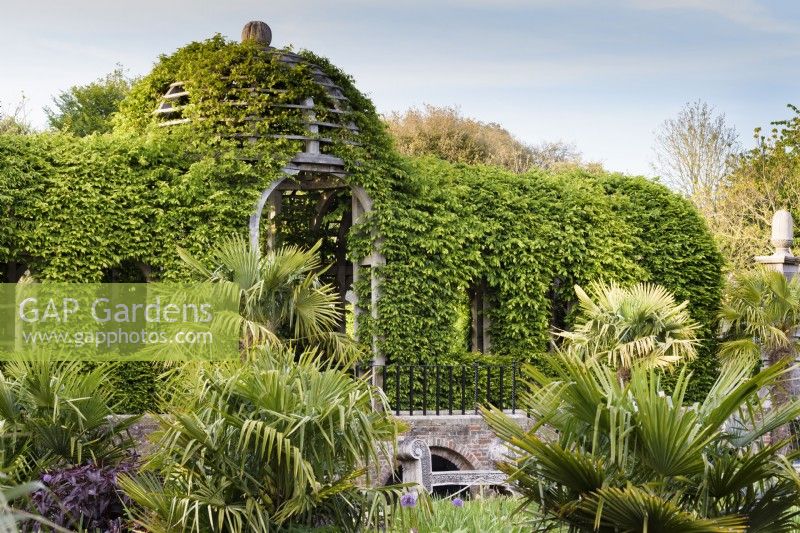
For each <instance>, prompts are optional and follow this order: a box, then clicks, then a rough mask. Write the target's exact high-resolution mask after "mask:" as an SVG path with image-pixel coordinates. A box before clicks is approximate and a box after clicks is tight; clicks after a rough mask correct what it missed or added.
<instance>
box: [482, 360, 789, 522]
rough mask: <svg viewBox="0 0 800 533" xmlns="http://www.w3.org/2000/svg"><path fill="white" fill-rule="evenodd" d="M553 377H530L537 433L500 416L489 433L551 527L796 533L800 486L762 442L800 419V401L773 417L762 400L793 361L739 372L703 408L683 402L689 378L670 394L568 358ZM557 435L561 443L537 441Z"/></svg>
mask: <svg viewBox="0 0 800 533" xmlns="http://www.w3.org/2000/svg"><path fill="white" fill-rule="evenodd" d="M550 362H551V366H552V369H553V372H554V373H555V377H547V376H545V375H544V374H543V373H541V372H539V371H537V370H535V369H533V368H528V369H527V371H528V373H529V375H530V376H531V378H532V383H531V386H532V393H531V394H530V395H529V397H528V398H527V403H528V404H529V405H528V407H529V409H530V413H531V415H532V416H534V417H535V418H536V419H537V420H538V421H539V423H538V425H537V426H535V427H534V428H532V429H531V430H530V431H525V430H523V429H521V428H520V427H519V426H518V425H517V424H516V423H515V422H514V421H513V420H511V419H510V418H508V417H507V416H505V415H504V414H503V413H501V412H500V411H498V410H496V409H491V410H489V409H487V410H484V412H483V413H484V417H485V419H486V421H487V423H488V424H489V425H490V426H491V427H492V429H494V431H495V432H496V433H497V435H498V436H499V437H500V438H501V439H502V440H504V441H505V442H506V443H507V444H508V445H509V447H510V448H511V449H512V451H513V452H514V453H515V454H516V455H515V458H510V459H509V460H508V461H507V462H505V463H503V464H502V465H501V468H502V469H503V470H504V471H505V472H507V473H508V474H509V476H510V478H509V479H510V481H511V482H512V483H513V484H514V485H515V486H516V488H517V490H518V491H520V493H521V494H522V495H523V496H524V497H525V498H526V500H527V502H528V503H529V504H536V505H538V506H539V509H540V512H541V515H542V518H541V520H542V522H543V525H545V526H558V525H562V526H569V527H570V528H571V530H575V531H609V532H610V531H642V530H644V531H651V532H653V531H687V532H688V531H692V532H694V531H697V532H700V531H705V532H715V531H720V532H721V531H769V532H782V531H787V532H788V531H795V530H796V525H795V524H794V520H795V518H796V517H797V516H798V514H800V511H799V510H798V505H800V477H798V474H797V473H796V472H795V470H794V468H793V467H792V465H791V463H790V460H791V459H793V458H794V455H795V454H792V455H790V456H785V457H784V456H783V455H781V454H780V453H779V450H781V449H782V448H783V447H784V446H785V444H786V442H785V441H782V442H776V443H773V444H771V445H768V444H766V443H765V439H764V436H765V435H767V434H768V433H769V432H770V431H771V430H772V429H774V428H775V427H778V426H782V425H784V424H786V423H787V422H789V421H790V420H793V419H795V418H797V417H798V415H800V400H797V399H795V400H792V401H791V402H788V403H786V404H784V405H783V406H780V407H776V408H774V409H772V410H770V411H768V412H767V411H765V409H764V401H765V400H764V398H762V397H761V396H760V395H759V394H760V393H761V392H763V391H764V390H765V389H766V388H769V387H770V386H771V385H772V384H774V383H775V382H776V380H780V379H781V378H782V376H783V375H784V374H785V373H786V372H787V365H788V363H787V361H786V360H784V361H781V362H779V363H776V364H775V365H773V366H771V367H769V368H767V369H764V370H761V371H760V372H758V373H756V374H755V375H753V373H752V367H751V366H750V364H748V363H746V362H744V361H741V362H736V361H732V362H730V363H729V364H727V365H725V366H724V367H723V368H722V369H721V372H720V375H719V376H718V378H717V380H716V382H715V383H714V385H713V387H712V389H711V391H710V392H709V394H708V396H707V397H706V399H705V401H703V402H702V403H693V404H689V403H687V402H685V401H684V397H685V394H686V391H687V388H688V387H689V386H690V384H691V380H690V376H689V375H688V374H687V373H685V372H682V373H680V374H679V376H678V378H677V379H676V384H675V388H674V390H673V392H672V393H671V394H665V393H664V391H663V390H662V387H661V383H660V377H659V373H658V372H657V371H655V370H652V369H650V370H648V369H643V368H641V367H635V368H634V369H633V370H632V373H631V376H630V381H628V382H627V383H625V382H622V381H621V380H618V379H617V376H616V375H615V372H614V370H613V369H611V368H608V367H606V366H604V365H602V364H600V363H598V362H597V361H595V360H589V361H583V360H581V359H580V358H579V357H577V356H575V355H570V354H554V355H553V356H552V357H551V358H550ZM545 425H547V426H549V427H551V428H553V429H556V430H558V437H557V438H556V439H545V438H543V437H542V436H540V435H539V434H537V432H538V431H539V430H540V429H542V427H543V426H545Z"/></svg>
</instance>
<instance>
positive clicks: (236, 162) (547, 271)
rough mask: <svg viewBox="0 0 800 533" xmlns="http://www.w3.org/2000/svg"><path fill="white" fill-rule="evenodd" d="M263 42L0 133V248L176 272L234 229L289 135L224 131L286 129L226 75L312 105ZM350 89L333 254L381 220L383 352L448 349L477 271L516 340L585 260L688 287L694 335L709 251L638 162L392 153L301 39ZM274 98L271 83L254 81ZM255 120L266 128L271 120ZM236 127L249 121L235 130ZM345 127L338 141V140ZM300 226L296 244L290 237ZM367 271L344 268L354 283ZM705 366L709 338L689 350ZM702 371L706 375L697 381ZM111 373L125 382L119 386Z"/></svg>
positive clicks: (566, 314)
mask: <svg viewBox="0 0 800 533" xmlns="http://www.w3.org/2000/svg"><path fill="white" fill-rule="evenodd" d="M265 54H266V53H265V52H264V51H263V50H260V49H257V48H255V47H252V46H249V45H240V44H235V43H229V42H226V41H224V40H223V39H221V38H219V37H216V38H214V39H211V40H209V41H205V42H202V43H192V44H191V45H189V46H187V47H185V48H183V49H181V50H179V51H178V52H176V53H175V54H173V55H171V56H165V57H163V58H161V60H160V61H159V63H158V64H157V65H156V67H155V68H154V70H153V72H152V73H151V74H150V75H148V76H146V77H145V78H144V79H143V80H141V81H140V82H139V83H138V84H137V85H136V86H135V87H134V88H133V90H132V92H131V94H130V96H129V97H128V99H127V100H126V101H125V102H124V103H123V105H122V108H121V111H120V114H119V115H118V116H117V117H116V119H115V122H116V129H115V131H114V132H113V133H112V134H108V135H92V136H89V137H85V138H80V139H79V138H75V137H72V136H69V135H62V134H40V135H31V136H10V135H5V136H0V199H2V201H3V203H2V207H1V208H0V225H2V227H3V228H5V230H4V232H3V234H2V235H0V262H4V261H17V262H19V263H22V264H25V265H27V266H28V267H29V268H30V270H31V272H32V273H33V275H34V276H35V277H36V278H38V279H42V280H64V281H104V280H105V281H109V280H117V281H126V280H128V281H136V280H138V279H133V278H137V277H139V276H143V275H144V274H143V273H141V272H139V271H138V267H139V266H140V265H148V266H149V267H150V269H151V270H150V272H149V278H150V279H163V280H177V279H183V278H184V276H185V275H186V272H185V270H184V269H183V267H182V265H181V264H180V262H179V260H178V258H177V255H176V253H175V247H176V246H178V245H180V246H183V247H185V248H187V249H189V250H191V251H192V252H193V253H194V254H195V255H198V256H202V255H203V253H204V251H205V250H206V249H208V248H209V246H210V245H211V244H212V243H214V242H215V241H216V240H217V239H219V238H220V237H222V236H225V235H229V234H230V233H232V232H244V231H246V228H247V221H248V219H249V216H250V214H251V212H252V209H253V206H254V204H255V202H256V199H257V198H258V197H259V195H260V194H261V191H262V190H263V189H265V188H266V187H267V186H268V185H269V184H270V183H271V182H272V181H273V180H274V179H275V178H277V177H278V176H280V169H281V168H282V167H283V166H284V165H285V164H286V162H287V161H288V159H289V158H290V157H291V155H292V154H293V153H295V152H296V151H297V150H298V147H297V146H296V145H293V144H292V143H291V142H287V141H284V140H278V139H274V138H271V137H269V136H264V137H262V138H261V139H260V140H259V141H258V142H255V143H244V144H242V143H241V142H239V141H237V140H236V138H235V137H234V136H232V135H231V134H235V133H237V132H238V133H241V132H242V131H243V130H242V128H245V127H246V128H251V127H252V125H251V124H250V123H249V122H247V121H246V120H245V119H246V117H247V116H249V115H258V116H263V117H265V120H264V121H263V122H261V123H259V125H258V126H256V127H257V128H261V129H262V130H263V133H268V132H270V131H275V128H280V129H281V131H283V132H288V133H292V132H295V133H302V122H301V121H300V120H299V118H298V117H297V116H293V115H291V114H290V113H289V112H288V111H287V112H284V111H277V110H276V109H275V108H274V107H272V106H271V104H272V103H274V102H273V101H271V100H270V97H269V96H265V95H266V94H267V93H266V92H265V93H264V95H260V96H254V97H253V99H252V101H251V105H250V107H248V108H239V107H236V106H230V105H226V104H225V103H224V97H225V95H226V94H227V92H226V91H229V90H230V88H229V86H228V85H226V83H224V82H223V80H225V79H238V80H243V81H242V84H243V85H253V86H257V87H265V88H274V87H281V88H282V90H286V91H288V92H285V93H282V94H286V95H288V96H287V98H290V99H292V100H293V101H298V100H300V101H302V98H305V97H307V96H311V97H313V98H314V99H315V101H316V102H318V104H319V105H320V113H322V112H323V110H322V108H324V107H326V106H328V105H330V102H326V98H327V96H326V94H325V92H324V91H323V90H322V89H321V88H320V86H319V85H317V84H316V83H315V82H314V81H313V76H312V74H311V72H310V71H309V69H307V68H299V69H294V70H288V69H286V68H285V66H283V65H282V64H280V63H279V62H276V61H274V58H273V57H272V56H269V55H265ZM303 56H304V57H305V58H306V59H308V60H310V61H312V62H314V63H315V64H317V65H319V66H320V67H321V68H323V70H324V71H325V72H326V74H328V75H329V76H330V77H331V78H332V79H333V80H334V81H335V82H336V83H337V84H338V85H339V86H341V87H342V88H343V92H344V93H345V95H346V96H347V98H348V99H349V100H350V102H351V104H352V110H351V111H350V113H349V115H348V117H347V119H348V120H352V121H353V122H354V123H355V124H356V125H357V126H358V128H359V133H358V134H356V135H357V138H356V139H353V138H352V135H353V134H351V133H349V132H348V131H347V130H346V129H343V131H342V132H341V133H339V134H333V141H334V143H333V148H332V150H333V153H335V154H336V155H338V156H339V157H341V158H342V159H343V160H344V161H345V164H346V167H347V169H348V170H349V175H348V177H347V181H348V183H350V184H353V185H360V186H363V187H364V188H366V190H367V192H368V193H369V194H370V196H371V197H372V199H373V200H374V207H375V209H374V212H373V213H372V214H371V215H370V216H368V217H367V218H366V219H365V220H364V221H363V222H362V223H361V224H358V225H356V226H355V227H354V228H353V229H352V230H351V232H350V235H349V237H348V245H349V250H350V252H349V253H350V256H351V259H354V260H360V259H361V258H363V257H365V256H366V255H368V253H369V252H370V250H371V248H372V246H373V245H374V244H375V241H374V239H375V236H376V235H380V237H381V242H380V246H381V249H382V251H383V253H384V254H385V256H386V258H387V260H388V264H387V265H386V266H385V267H384V268H382V272H381V277H382V279H383V283H382V287H381V291H382V298H381V300H380V303H379V305H380V308H379V317H380V318H379V321H378V323H376V324H372V323H370V321H365V324H363V326H364V327H365V330H364V331H365V338H369V336H368V334H369V333H370V332H371V331H375V332H376V333H377V334H378V336H379V338H380V339H381V348H382V350H383V352H384V353H386V354H387V355H388V356H389V358H390V360H394V361H407V362H427V361H433V360H436V361H442V362H444V361H448V362H453V361H463V360H471V359H473V358H474V356H471V355H469V354H466V353H465V350H466V343H465V325H466V320H467V317H466V305H467V304H466V302H467V300H466V294H467V290H468V288H469V286H470V284H471V283H472V282H475V281H478V280H481V279H485V280H486V282H487V284H488V286H489V287H491V291H492V293H493V296H492V298H493V300H494V303H495V305H494V307H493V309H492V311H491V323H492V332H491V333H492V343H493V355H492V356H491V357H492V358H494V357H500V358H504V359H509V358H520V357H521V358H527V359H535V358H536V354H537V353H541V352H543V351H544V350H546V349H547V346H548V345H547V343H548V338H549V331H550V329H551V328H552V327H553V326H558V327H566V326H568V325H569V323H570V320H571V316H572V315H571V313H572V309H573V304H574V295H573V289H572V287H573V285H574V284H575V283H578V284H586V283H588V282H589V281H591V280H593V279H607V280H610V279H615V280H619V281H621V282H634V281H638V280H652V281H655V282H658V283H661V284H663V285H665V286H666V287H667V288H669V289H671V290H672V291H674V292H675V293H676V295H677V296H678V298H688V299H690V300H691V301H692V312H693V316H695V318H697V319H698V320H699V321H700V322H701V323H702V324H703V325H704V328H705V329H704V332H705V333H707V334H708V337H709V338H710V337H711V331H712V328H713V315H714V311H715V309H716V304H717V301H718V299H719V289H720V264H721V259H720V256H719V253H718V252H717V251H716V248H715V247H714V244H713V242H712V240H711V237H710V236H709V234H708V231H707V230H706V228H705V225H704V224H703V222H702V220H701V219H700V218H699V217H698V215H697V214H696V212H695V211H694V210H693V209H692V208H691V206H690V205H689V204H688V203H687V202H686V201H684V200H682V199H681V198H679V197H677V196H676V195H674V194H672V193H670V192H669V191H667V190H666V189H664V188H663V187H661V186H659V185H655V184H653V183H650V182H648V181H646V180H644V179H639V178H627V177H622V176H617V175H605V174H603V175H589V174H585V173H579V172H574V173H571V174H565V175H547V174H544V173H530V174H524V175H516V174H512V173H509V172H506V171H503V170H500V169H497V168H492V167H483V166H464V165H451V164H448V163H445V162H442V161H439V160H436V159H414V160H401V159H400V158H399V157H398V156H397V155H396V154H395V152H394V150H393V149H392V146H391V141H390V140H389V138H388V136H387V134H386V132H385V130H384V127H383V125H382V123H381V121H380V119H379V117H378V115H377V114H376V112H375V109H374V107H373V105H372V103H371V102H370V101H369V100H368V99H367V98H366V97H365V96H364V95H362V94H361V93H360V92H359V91H358V90H357V89H356V88H355V86H354V85H353V83H352V80H350V79H349V78H348V77H347V76H346V75H345V74H343V73H342V72H341V71H339V70H338V69H336V68H335V67H333V66H332V65H330V63H328V62H327V61H326V60H325V59H323V58H320V57H317V56H314V55H313V54H310V53H308V52H303ZM175 80H181V81H184V82H185V86H186V87H187V88H188V89H189V91H190V92H191V94H192V96H193V100H192V104H190V106H189V107H187V108H186V110H185V111H184V113H185V116H189V117H192V118H194V119H195V120H193V121H192V122H191V123H190V124H187V125H182V126H179V127H174V128H160V127H159V126H158V125H157V124H156V122H155V121H154V119H153V115H152V110H153V109H155V107H156V104H157V102H158V100H159V98H160V96H161V95H162V94H163V93H164V92H165V91H166V89H167V86H168V85H169V83H171V82H173V81H175ZM273 98H274V96H273ZM271 128H272V129H271ZM247 131H250V130H247ZM353 140H355V141H357V142H355V143H353V142H350V141H353ZM309 244H310V243H309ZM367 291H368V287H367V286H365V285H364V284H362V285H360V286H358V287H356V292H357V293H358V294H359V295H360V296H362V300H361V301H368V298H366V297H365V296H366V295H367ZM695 367H696V369H697V371H698V372H699V373H701V374H703V375H706V376H708V377H709V378H710V376H711V372H713V356H712V355H711V351H710V348H709V349H708V350H707V351H704V355H703V357H702V358H701V360H700V361H699V362H698V363H697V364H696V365H695ZM157 373H158V372H157V369H155V368H154V367H152V366H148V365H129V366H127V367H124V368H123V367H121V368H120V372H119V376H120V380H121V381H120V382H121V383H125V385H124V386H120V388H121V390H122V392H121V394H127V395H128V396H127V397H126V399H125V401H126V405H127V406H129V408H130V409H131V410H139V409H142V408H145V407H147V406H148V405H150V398H152V395H153V394H154V393H155V392H156V388H157V387H156V385H154V384H153V383H155V381H154V380H155V376H156V375H157ZM703 383H707V380H706V381H703ZM126 391H129V392H126Z"/></svg>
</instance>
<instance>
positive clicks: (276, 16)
mask: <svg viewBox="0 0 800 533" xmlns="http://www.w3.org/2000/svg"><path fill="white" fill-rule="evenodd" d="M248 20H264V21H265V22H267V23H269V24H270V26H271V27H272V30H273V44H275V45H278V46H283V45H287V44H293V45H294V46H295V47H297V48H308V49H310V50H313V51H315V52H317V53H319V54H321V55H324V56H327V57H329V58H330V59H331V60H332V61H333V62H334V63H335V64H337V65H338V66H340V67H341V68H343V69H344V70H345V71H347V72H348V73H350V74H351V75H353V76H354V77H355V79H356V82H357V84H358V86H359V87H360V89H361V90H362V91H364V92H366V93H367V94H369V95H370V96H371V97H372V98H373V100H374V101H375V103H376V105H377V107H378V110H379V111H381V112H389V111H395V110H404V109H406V108H408V107H410V106H413V105H420V104H423V103H430V104H435V105H455V106H459V107H460V108H461V110H462V112H463V113H464V114H465V115H469V116H473V117H476V118H478V119H481V120H485V121H494V122H498V123H500V124H502V125H503V126H505V127H506V128H508V129H509V130H510V131H512V132H513V133H514V134H516V135H517V136H518V137H520V138H521V139H522V140H524V141H526V142H530V143H537V142H540V141H545V140H563V141H567V142H573V143H575V144H576V145H577V147H578V148H579V149H580V150H581V151H582V152H583V153H584V155H585V158H586V159H587V160H591V161H599V162H602V163H603V164H604V165H605V166H606V167H607V168H609V169H611V170H619V171H625V172H629V173H638V174H647V175H649V174H651V172H652V171H651V169H650V166H649V163H650V161H651V160H652V159H653V158H652V139H653V131H654V130H655V129H656V128H657V127H658V125H659V124H660V123H661V122H662V121H663V120H664V119H665V118H667V117H669V116H672V115H674V114H675V113H676V112H677V111H678V110H679V108H680V107H681V106H682V105H683V104H684V103H685V102H687V101H689V100H694V99H697V98H700V99H703V100H705V101H707V102H709V103H710V104H712V105H713V106H715V107H716V108H717V109H718V110H719V111H721V112H724V113H725V114H726V115H727V117H728V121H729V122H730V123H731V124H733V125H735V126H736V128H737V129H738V131H739V133H740V135H741V137H742V141H743V143H744V144H745V145H746V146H747V145H750V144H752V143H751V133H752V129H753V128H754V127H755V126H759V125H766V124H768V123H769V121H771V120H776V119H780V118H784V117H787V116H788V115H789V111H788V110H787V109H786V107H785V106H786V104H787V103H790V102H792V103H796V104H800V75H798V74H800V72H798V71H799V70H800V2H795V1H790V0H784V1H768V0H598V1H590V0H527V1H525V0H452V1H424V0H395V1H384V0H372V1H368V0H345V1H339V2H331V1H324V0H302V1H300V0H294V1H285V0H269V1H264V0H261V1H256V0H231V1H225V2H222V1H210V0H195V1H190V0H176V1H169V0H161V1H155V0H137V1H135V2H134V1H128V0H117V1H116V2H97V1H71V2H66V1H56V0H30V1H27V2H23V1H18V0H15V1H14V2H4V3H3V5H2V8H0V50H1V51H2V52H0V102H2V103H3V104H4V105H5V107H7V106H9V105H11V104H14V103H15V102H16V101H18V100H19V98H20V94H21V93H23V92H24V94H25V95H26V97H27V98H28V100H29V108H30V110H31V114H30V118H31V120H32V121H33V122H34V124H36V125H37V126H43V125H44V123H45V118H44V114H43V113H42V112H41V111H40V110H41V108H42V107H43V106H44V105H47V104H48V103H49V101H50V97H51V96H52V95H53V94H56V93H57V92H58V91H59V90H62V89H65V88H68V87H69V86H71V85H73V84H79V83H86V82H89V81H91V80H93V79H95V78H97V77H98V76H100V75H102V74H104V73H106V72H109V71H111V70H112V69H113V68H114V66H115V64H116V63H121V64H122V65H124V66H125V67H126V68H128V69H129V71H130V73H131V74H143V73H146V72H147V71H148V70H149V69H150V67H151V66H152V64H153V62H154V61H155V60H156V58H157V57H158V55H159V54H161V53H168V52H171V51H173V50H175V49H176V48H178V47H180V46H181V45H183V44H185V43H187V42H189V41H192V40H201V39H205V38H207V37H210V36H211V35H213V34H215V33H222V34H223V35H226V36H228V37H231V38H236V39H238V36H239V32H240V30H241V27H242V25H243V24H244V23H245V22H246V21H248Z"/></svg>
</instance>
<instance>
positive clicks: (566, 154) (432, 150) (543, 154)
mask: <svg viewBox="0 0 800 533" xmlns="http://www.w3.org/2000/svg"><path fill="white" fill-rule="evenodd" d="M385 120H386V124H387V126H388V127H389V132H390V133H391V134H392V136H393V137H394V139H395V144H396V146H397V149H398V150H399V151H400V152H401V153H402V154H405V155H409V156H419V155H434V156H436V157H438V158H440V159H444V160H445V161H450V162H452V163H467V164H486V165H495V166H499V167H503V168H506V169H508V170H511V171H513V172H526V171H528V170H531V169H533V168H541V169H547V170H553V169H557V168H560V167H564V166H567V167H569V166H582V164H583V163H582V161H581V154H580V152H578V150H577V149H576V148H575V146H574V145H571V144H568V143H564V142H560V141H559V142H544V143H541V144H538V145H535V146H532V145H528V144H525V143H523V142H522V141H520V140H519V139H517V138H516V137H515V136H514V135H512V134H511V133H510V132H509V131H508V130H506V129H504V128H503V127H502V126H500V125H499V124H496V123H494V122H489V123H487V122H481V121H479V120H475V119H472V118H468V117H464V116H463V115H462V114H461V112H460V111H459V110H458V109H457V108H454V107H435V106H431V105H425V106H424V108H423V109H418V108H411V109H409V110H408V111H406V112H405V113H402V114H401V113H392V114H391V115H389V116H388V117H386V119H385Z"/></svg>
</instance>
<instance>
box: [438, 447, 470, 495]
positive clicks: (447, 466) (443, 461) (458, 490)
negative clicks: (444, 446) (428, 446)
mask: <svg viewBox="0 0 800 533" xmlns="http://www.w3.org/2000/svg"><path fill="white" fill-rule="evenodd" d="M431 470H432V471H433V472H455V471H458V470H461V468H459V467H458V465H456V464H455V463H454V462H453V461H451V460H450V459H448V458H446V457H443V456H442V455H440V454H438V453H434V452H433V451H431ZM466 489H467V487H466V486H464V485H436V486H434V487H433V496H435V497H439V498H449V497H450V496H454V495H456V494H458V495H459V496H460V497H461V498H465V497H467V496H468V494H469V490H466Z"/></svg>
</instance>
